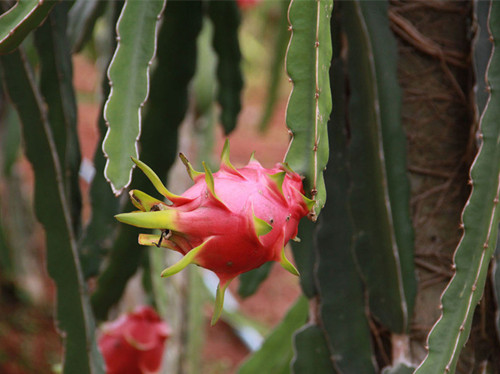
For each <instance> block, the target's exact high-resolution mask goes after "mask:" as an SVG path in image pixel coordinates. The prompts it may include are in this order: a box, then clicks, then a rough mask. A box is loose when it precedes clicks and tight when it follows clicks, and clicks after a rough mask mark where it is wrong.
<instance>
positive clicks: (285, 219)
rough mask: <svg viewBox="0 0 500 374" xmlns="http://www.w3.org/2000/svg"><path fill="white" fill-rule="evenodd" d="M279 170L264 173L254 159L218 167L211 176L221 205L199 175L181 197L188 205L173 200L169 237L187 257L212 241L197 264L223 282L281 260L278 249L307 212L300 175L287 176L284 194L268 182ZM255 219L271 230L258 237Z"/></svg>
mask: <svg viewBox="0 0 500 374" xmlns="http://www.w3.org/2000/svg"><path fill="white" fill-rule="evenodd" d="M280 172H283V169H282V168H280V166H279V165H277V166H276V167H275V168H273V169H266V168H263V167H262V166H261V165H260V164H259V163H258V162H257V161H255V160H253V161H251V162H250V163H249V164H248V165H247V166H245V167H243V168H240V169H237V171H235V170H234V169H231V168H230V167H228V166H226V165H224V164H222V167H221V170H220V171H218V172H217V173H215V174H214V175H213V178H214V185H215V194H216V196H217V197H218V199H219V200H220V201H222V202H223V204H221V203H220V202H219V201H218V200H216V199H215V198H214V197H213V196H212V195H211V194H210V192H209V189H208V188H207V184H206V182H205V179H204V178H203V177H202V176H198V177H197V178H196V179H195V185H194V186H193V187H191V188H190V189H188V190H187V191H186V192H184V193H183V194H182V196H183V197H185V198H189V199H190V200H191V201H190V202H188V203H185V204H182V205H177V204H175V202H174V205H173V206H172V207H170V208H169V209H177V211H178V212H179V215H178V218H177V220H176V224H175V226H176V227H178V228H179V229H180V232H176V231H173V232H172V235H171V236H170V238H169V239H170V240H171V241H173V242H176V243H183V244H184V245H182V246H181V245H179V247H181V248H180V249H181V250H180V252H181V253H183V254H185V253H186V251H188V250H190V249H191V248H194V247H197V246H199V245H200V244H202V243H203V242H205V241H207V240H208V239H209V238H211V239H210V241H209V242H207V244H206V247H205V248H203V250H202V251H201V252H200V254H199V255H198V256H197V257H196V260H195V263H196V264H198V265H200V266H202V267H204V268H206V269H210V270H212V271H213V272H215V273H216V274H217V275H218V277H219V279H220V281H221V284H225V283H226V281H228V280H230V279H232V278H234V277H236V276H237V275H239V274H241V273H244V272H247V271H249V270H252V269H255V268H257V267H259V266H261V265H262V264H264V263H265V262H267V261H280V254H281V250H282V249H283V247H284V246H285V245H286V243H287V242H288V241H289V240H290V239H291V238H294V237H295V236H296V235H297V226H298V223H299V220H300V219H301V218H302V217H304V216H305V215H307V213H308V212H309V209H308V207H307V205H306V203H305V202H304V201H303V198H302V194H303V193H304V190H303V187H302V179H301V178H300V176H299V175H298V174H296V173H291V172H288V173H287V174H286V175H285V178H284V180H283V184H282V190H283V194H282V193H281V191H280V190H279V187H278V186H277V185H276V183H275V182H274V181H272V180H271V179H270V178H269V175H273V174H277V173H280ZM253 215H255V216H256V217H258V218H260V219H262V220H264V221H266V222H267V223H269V224H270V225H271V226H272V229H271V231H270V232H269V233H267V234H265V235H262V236H260V237H259V236H258V235H257V234H256V231H255V229H254V227H253ZM183 239H185V240H187V242H188V244H189V245H188V248H186V247H185V241H184V240H183ZM182 247H184V248H182ZM189 247H190V248H189Z"/></svg>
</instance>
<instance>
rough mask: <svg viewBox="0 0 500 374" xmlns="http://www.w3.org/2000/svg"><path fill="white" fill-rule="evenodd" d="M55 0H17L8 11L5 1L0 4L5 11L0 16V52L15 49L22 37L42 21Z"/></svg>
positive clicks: (54, 3) (55, 2)
mask: <svg viewBox="0 0 500 374" xmlns="http://www.w3.org/2000/svg"><path fill="white" fill-rule="evenodd" d="M57 2H58V1H57V0H55V1H54V0H47V1H39V0H24V1H18V2H17V3H16V4H15V5H14V6H13V7H12V8H10V9H8V11H7V8H8V5H7V3H6V2H4V3H3V4H0V10H2V11H5V13H3V14H2V15H1V16H0V54H5V53H10V52H12V51H13V50H14V49H16V48H17V46H19V44H21V42H22V41H23V40H24V38H26V36H27V35H28V34H29V33H30V32H31V31H32V30H34V29H35V28H37V27H38V26H39V25H40V24H41V23H42V21H43V20H44V18H45V17H46V16H47V14H49V12H50V10H51V9H52V7H53V6H54V5H56V4H57Z"/></svg>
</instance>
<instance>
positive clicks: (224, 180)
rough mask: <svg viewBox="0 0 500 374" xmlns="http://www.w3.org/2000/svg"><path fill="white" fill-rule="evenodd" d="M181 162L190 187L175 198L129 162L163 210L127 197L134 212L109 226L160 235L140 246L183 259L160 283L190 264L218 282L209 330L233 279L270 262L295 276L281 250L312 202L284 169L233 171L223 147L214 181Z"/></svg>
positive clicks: (253, 166)
mask: <svg viewBox="0 0 500 374" xmlns="http://www.w3.org/2000/svg"><path fill="white" fill-rule="evenodd" d="M180 157H181V160H182V161H183V162H184V164H185V165H186V168H187V170H188V173H189V175H190V177H191V179H192V180H193V181H194V186H192V187H191V188H189V189H188V190H187V191H185V192H184V193H183V194H182V195H180V196H179V195H175V194H173V193H171V192H170V191H168V190H167V188H166V187H165V186H164V185H163V184H162V182H161V181H160V179H159V178H158V176H157V175H156V174H155V173H154V172H153V170H151V169H150V168H149V167H148V166H147V165H145V164H144V163H142V162H141V161H139V160H136V159H133V161H134V162H135V163H136V165H137V166H138V167H139V168H140V169H141V170H142V171H143V172H144V173H145V174H146V176H147V177H148V178H149V179H150V180H151V182H152V183H153V185H154V186H155V188H156V189H157V190H158V192H159V193H160V194H162V195H163V196H164V197H166V198H167V199H168V202H166V203H165V202H163V201H160V200H157V199H155V198H153V197H151V196H149V195H147V194H145V193H144V192H141V191H138V190H132V191H130V197H131V200H132V202H133V204H134V205H135V206H136V207H137V208H138V209H140V211H136V212H131V213H123V214H118V215H117V216H116V218H117V219H118V220H119V221H120V222H123V223H127V224H130V225H133V226H138V227H143V228H148V229H159V230H162V233H161V234H159V235H152V234H141V235H139V243H140V244H142V245H156V246H161V247H166V248H170V249H172V250H175V251H177V252H180V253H181V254H183V255H184V257H183V258H182V259H181V260H180V261H179V262H177V263H176V264H174V265H172V266H170V267H168V268H167V269H165V270H164V271H163V272H162V276H163V277H167V276H170V275H173V274H175V273H177V272H179V271H180V270H182V269H184V268H185V267H186V266H187V265H188V264H191V263H193V264H196V265H199V266H201V267H204V268H206V269H209V270H211V271H213V272H214V273H215V274H216V275H217V276H218V277H219V286H218V288H217V296H216V301H215V310H214V315H213V318H212V324H213V323H215V322H216V321H217V319H218V318H219V316H220V313H221V311H222V306H223V302H224V292H225V290H226V288H227V286H228V285H229V283H230V281H231V280H232V279H234V278H235V277H236V276H238V275H239V274H241V273H244V272H247V271H249V270H252V269H255V268H257V267H259V266H261V265H262V264H264V263H265V262H267V261H277V262H279V263H280V264H281V265H282V266H283V267H284V268H285V269H287V270H288V271H290V272H291V273H293V274H295V275H298V272H297V269H296V268H295V267H294V266H293V265H292V264H291V263H290V261H289V260H288V259H287V258H286V257H285V252H284V248H285V245H286V244H287V242H288V241H289V240H290V239H294V238H296V236H297V226H298V223H299V220H300V219H301V218H302V217H304V216H306V215H307V214H308V213H309V212H310V211H311V209H312V208H313V205H314V201H313V200H310V199H308V198H307V197H306V196H305V195H304V189H303V187H302V178H301V177H300V175H298V174H297V173H295V172H293V171H292V170H291V169H290V168H289V167H287V166H286V165H284V164H278V165H276V166H275V167H274V168H273V169H266V168H264V167H262V165H261V164H260V163H259V162H258V161H257V160H255V159H254V158H253V157H252V158H251V159H250V161H249V163H248V164H247V165H246V166H244V167H242V168H238V169H237V168H235V167H234V166H233V165H232V164H231V162H230V160H229V142H228V141H227V140H226V143H225V145H224V148H223V151H222V156H221V165H220V170H219V171H218V172H216V173H212V172H211V171H210V169H209V168H208V166H207V165H206V164H203V166H204V169H205V172H204V173H202V172H198V171H196V170H194V169H193V167H192V165H191V164H190V163H189V161H187V159H186V158H185V157H184V156H183V155H182V154H181V155H180Z"/></svg>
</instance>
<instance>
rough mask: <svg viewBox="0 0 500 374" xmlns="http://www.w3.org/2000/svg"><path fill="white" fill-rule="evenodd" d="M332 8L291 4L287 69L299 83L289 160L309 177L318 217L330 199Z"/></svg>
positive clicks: (289, 118) (291, 105)
mask: <svg viewBox="0 0 500 374" xmlns="http://www.w3.org/2000/svg"><path fill="white" fill-rule="evenodd" d="M332 9H333V3H332V0H318V1H316V2H313V1H300V0H298V1H294V0H292V1H291V2H290V8H289V10H288V20H289V22H290V30H291V37H290V44H289V45H288V51H287V54H286V71H287V73H288V75H289V77H290V79H291V81H292V84H293V89H292V92H291V94H290V98H289V101H288V108H287V113H286V123H287V126H288V128H289V129H290V131H291V134H292V139H291V143H290V146H289V150H288V152H287V154H286V158H285V161H286V162H288V163H289V164H290V166H291V168H292V169H293V170H295V171H296V172H297V173H299V174H302V175H304V176H305V177H306V179H305V181H304V189H305V190H306V193H307V194H308V196H310V197H312V198H313V199H315V200H316V204H315V208H314V213H313V218H314V217H315V216H316V215H318V214H319V212H320V210H321V209H322V208H323V205H324V204H325V200H326V192H325V186H324V182H323V169H324V168H325V167H326V163H327V161H328V134H327V129H326V123H327V122H328V117H329V115H330V111H331V105H332V98H331V94H330V77H329V74H328V71H329V67H330V60H331V56H332V43H331V37H330V19H331V13H332ZM313 56H314V58H312V57H313Z"/></svg>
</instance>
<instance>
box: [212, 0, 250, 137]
mask: <svg viewBox="0 0 500 374" xmlns="http://www.w3.org/2000/svg"><path fill="white" fill-rule="evenodd" d="M207 13H208V16H209V18H210V19H211V21H212V23H213V30H214V33H213V47H214V51H215V52H216V54H217V58H218V60H217V79H218V85H219V87H218V91H217V100H218V101H219V103H220V105H221V115H220V120H221V122H222V126H223V127H224V132H225V133H226V134H229V133H230V132H231V131H232V130H233V129H234V128H235V127H236V120H237V118H238V114H239V112H240V109H241V101H240V95H241V89H242V88H243V77H242V75H241V69H240V60H241V52H240V47H239V42H238V26H239V24H240V16H239V10H238V7H237V6H236V2H234V1H217V0H210V1H209V2H208V11H207Z"/></svg>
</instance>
